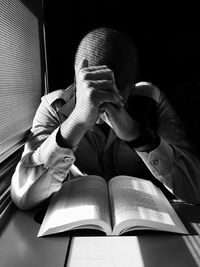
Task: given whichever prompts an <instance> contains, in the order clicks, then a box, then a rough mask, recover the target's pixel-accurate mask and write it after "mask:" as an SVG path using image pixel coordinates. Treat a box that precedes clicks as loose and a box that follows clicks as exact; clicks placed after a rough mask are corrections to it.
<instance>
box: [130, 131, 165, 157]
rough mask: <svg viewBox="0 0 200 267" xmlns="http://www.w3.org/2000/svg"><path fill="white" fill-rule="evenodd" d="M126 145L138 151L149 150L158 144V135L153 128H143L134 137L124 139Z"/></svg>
mask: <svg viewBox="0 0 200 267" xmlns="http://www.w3.org/2000/svg"><path fill="white" fill-rule="evenodd" d="M126 143H127V145H128V146H129V147H130V148H132V149H134V150H136V151H138V152H150V151H152V150H154V149H156V148H157V147H158V146H159V144H160V136H159V135H157V134H156V133H155V132H154V131H153V130H151V129H146V130H144V131H143V132H142V133H141V134H140V135H139V136H138V137H137V138H136V139H134V140H132V141H126Z"/></svg>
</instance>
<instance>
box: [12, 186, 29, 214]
mask: <svg viewBox="0 0 200 267" xmlns="http://www.w3.org/2000/svg"><path fill="white" fill-rule="evenodd" d="M11 198H12V201H13V202H14V204H15V205H16V207H17V208H18V209H20V210H23V211H27V210H30V209H31V208H33V205H30V203H29V202H28V201H27V198H26V195H25V194H24V195H20V194H18V192H17V191H16V189H15V188H14V187H13V186H12V184H11Z"/></svg>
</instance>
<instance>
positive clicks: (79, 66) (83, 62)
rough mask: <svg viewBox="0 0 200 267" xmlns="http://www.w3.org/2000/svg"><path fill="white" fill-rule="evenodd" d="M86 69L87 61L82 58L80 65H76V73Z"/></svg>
mask: <svg viewBox="0 0 200 267" xmlns="http://www.w3.org/2000/svg"><path fill="white" fill-rule="evenodd" d="M87 67H88V60H87V59H86V58H84V59H83V60H82V61H81V62H80V64H79V65H78V68H77V71H78V72H79V71H80V70H81V69H83V68H87Z"/></svg>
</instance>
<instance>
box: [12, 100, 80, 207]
mask: <svg viewBox="0 0 200 267" xmlns="http://www.w3.org/2000/svg"><path fill="white" fill-rule="evenodd" d="M60 124H61V120H60V118H59V115H58V113H57V111H56V110H55V109H54V108H53V106H52V105H51V104H50V103H49V102H48V101H47V99H46V97H43V98H42V101H41V104H40V106H39V108H38V110H37V112H36V114H35V118H34V120H33V126H32V129H31V135H30V138H29V139H28V141H27V143H26V144H25V147H24V152H23V154H22V158H21V160H20V162H19V163H18V165H17V167H16V170H15V173H14V175H13V177H12V182H11V195H12V199H13V201H14V202H15V204H16V205H17V206H18V207H19V208H21V209H29V208H32V207H34V206H36V205H37V204H39V203H40V202H42V201H43V200H44V199H47V198H48V197H49V196H51V195H52V193H53V192H55V191H58V190H59V189H60V187H61V186H62V182H63V181H64V179H66V177H67V174H68V173H69V170H70V168H71V166H72V165H73V163H74V161H75V156H74V152H73V150H72V149H69V148H63V147H60V146H59V145H58V144H57V141H56V136H57V132H58V130H59V127H60Z"/></svg>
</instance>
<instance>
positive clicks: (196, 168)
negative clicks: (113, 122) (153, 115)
mask: <svg viewBox="0 0 200 267" xmlns="http://www.w3.org/2000/svg"><path fill="white" fill-rule="evenodd" d="M157 112H158V125H159V129H158V135H159V136H160V137H161V142H160V145H159V146H158V147H157V148H156V149H154V150H152V151H150V152H148V153H147V152H137V153H138V155H139V156H140V157H141V158H142V160H143V161H144V163H145V164H146V166H147V167H148V169H149V170H150V171H151V173H152V174H153V175H154V176H155V177H156V178H157V179H158V180H159V181H161V182H162V183H163V184H164V185H165V186H166V187H167V188H168V189H169V190H170V191H171V192H172V193H173V194H174V195H176V196H177V197H178V198H181V199H183V200H185V201H188V202H192V203H200V160H199V157H198V156H197V153H195V151H194V149H193V148H192V147H191V146H190V144H189V142H188V139H187V137H186V136H185V133H184V130H183V125H182V123H181V122H180V120H179V118H178V116H177V114H176V112H175V111H174V110H173V108H172V107H171V106H170V104H169V102H168V100H167V99H166V97H165V95H164V94H163V93H162V92H160V97H159V99H158V110H157Z"/></svg>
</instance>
